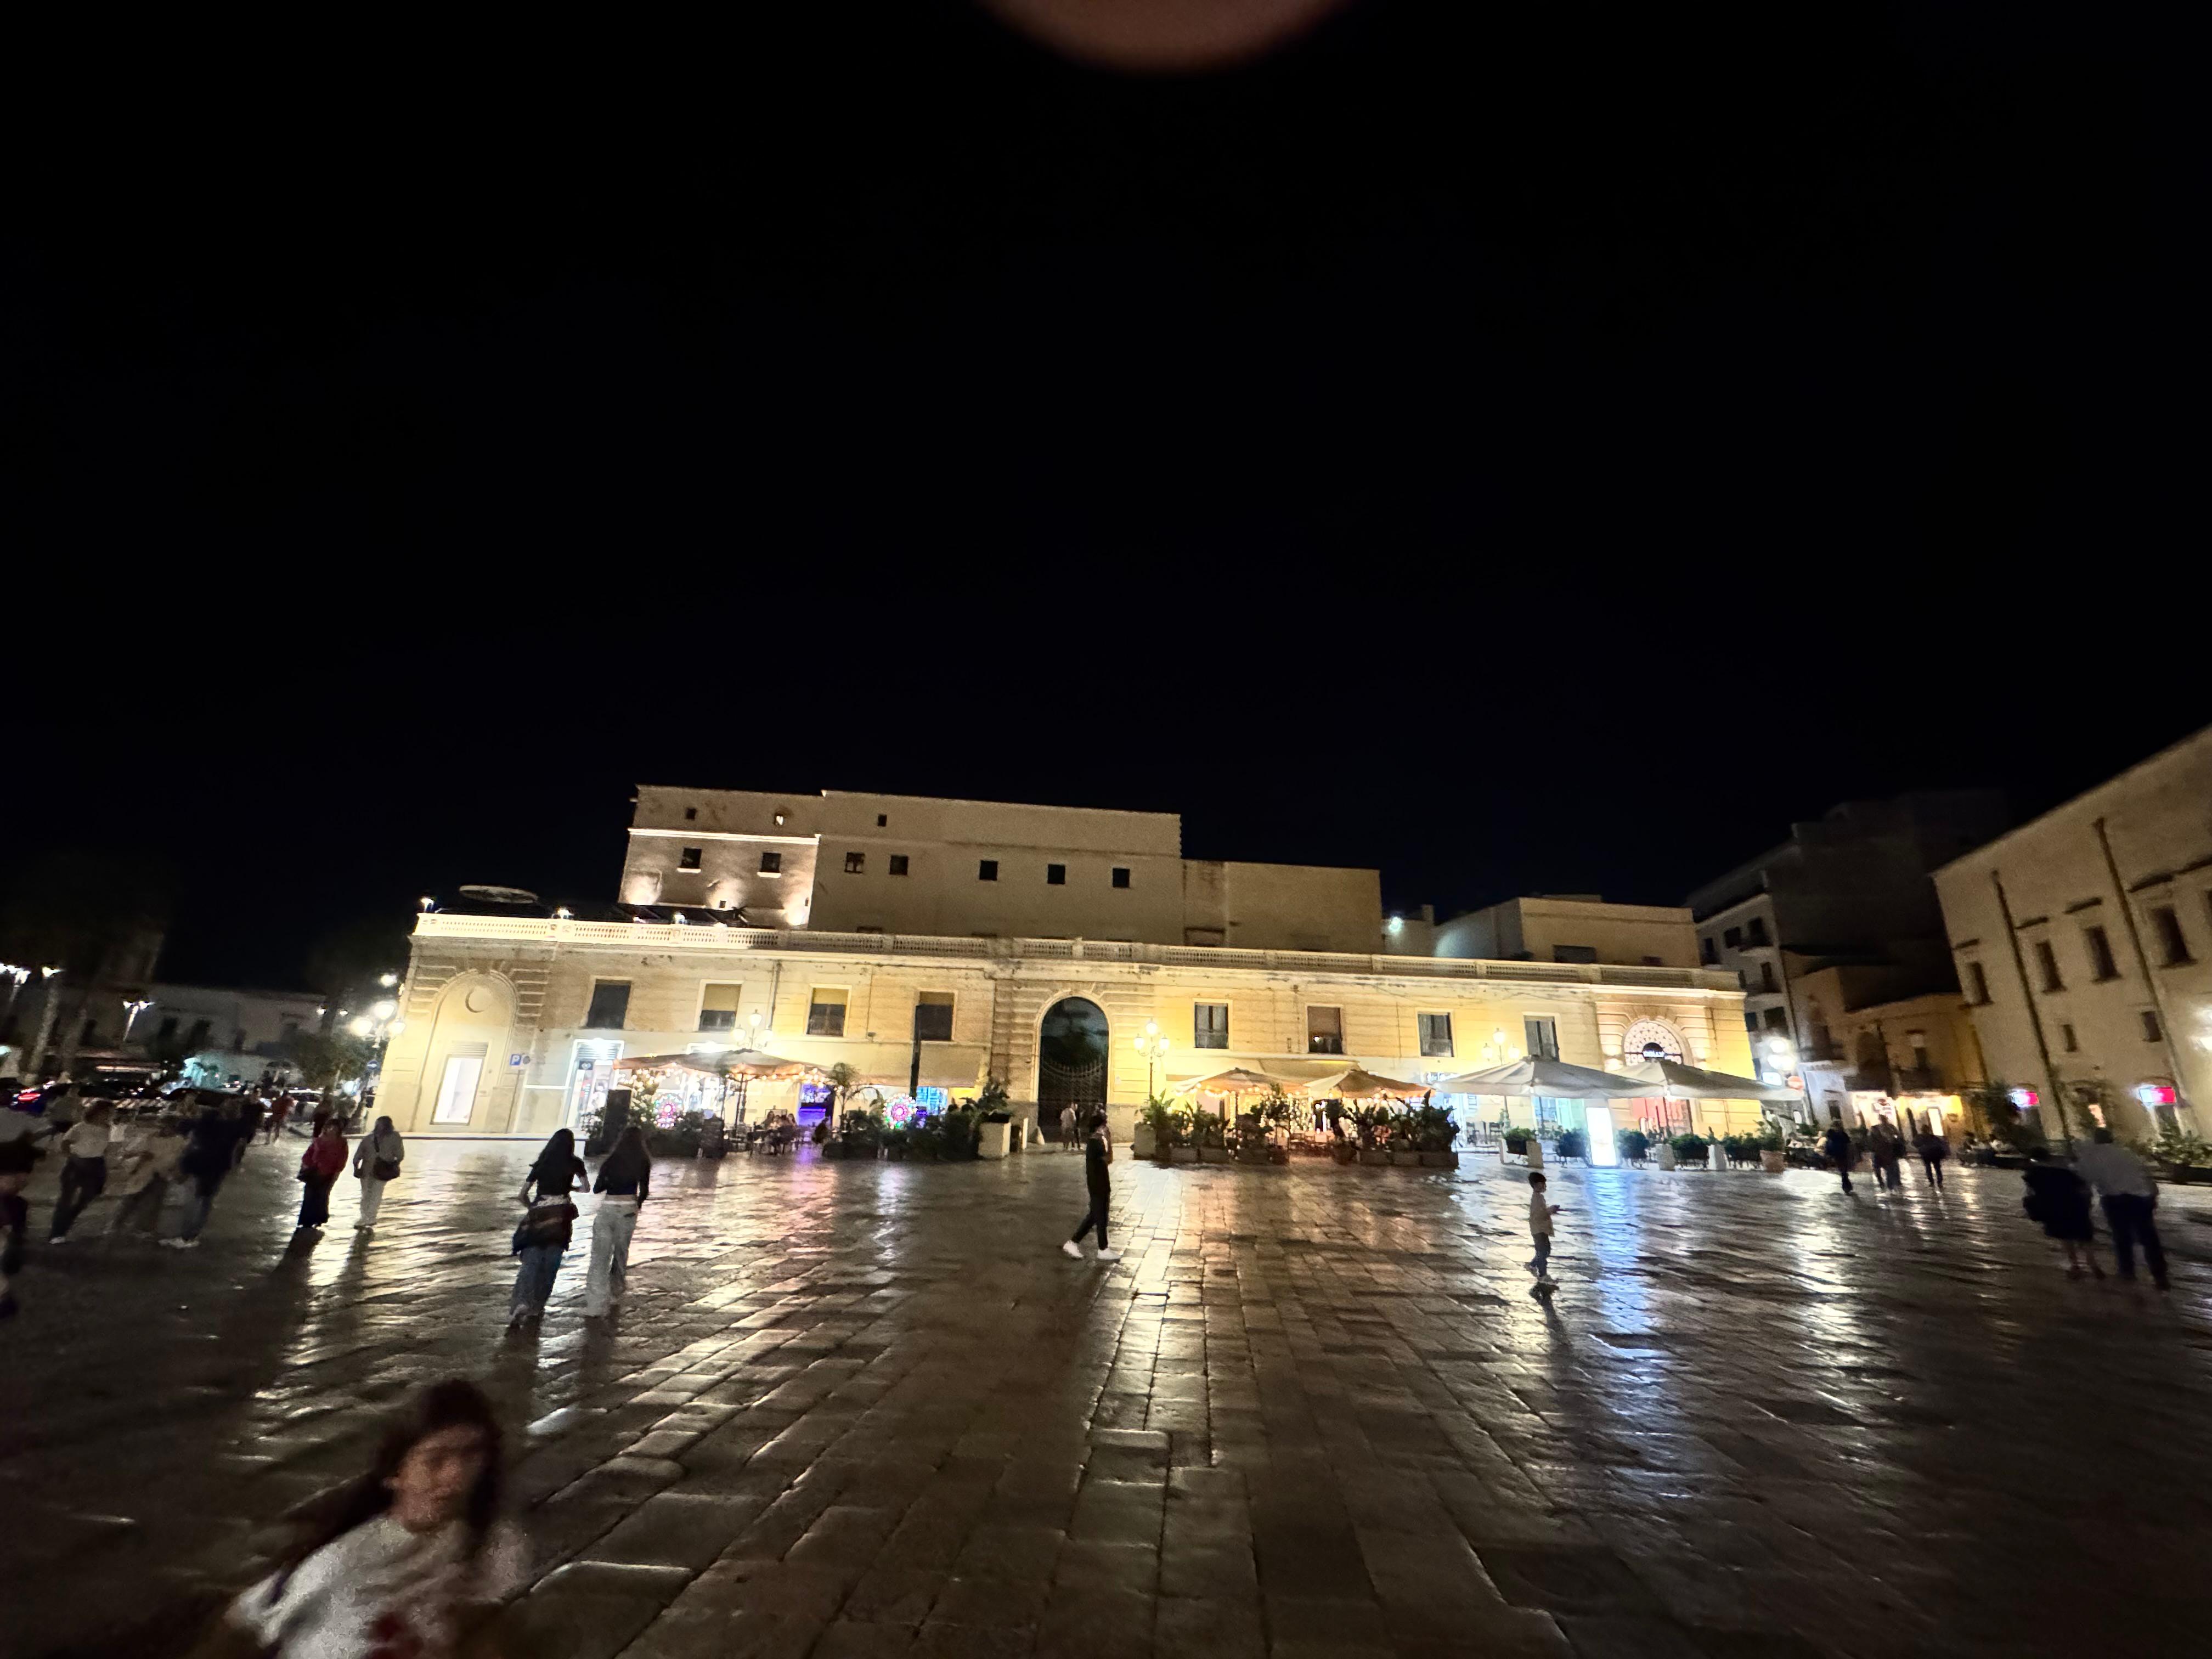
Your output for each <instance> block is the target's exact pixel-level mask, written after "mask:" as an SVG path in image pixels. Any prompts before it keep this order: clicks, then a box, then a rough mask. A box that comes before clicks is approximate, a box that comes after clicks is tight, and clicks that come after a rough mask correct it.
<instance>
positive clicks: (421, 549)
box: [0, 0, 2212, 983]
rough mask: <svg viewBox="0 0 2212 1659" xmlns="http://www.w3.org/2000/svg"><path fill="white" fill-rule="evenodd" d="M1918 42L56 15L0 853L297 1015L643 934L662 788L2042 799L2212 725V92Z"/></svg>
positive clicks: (17, 416)
mask: <svg viewBox="0 0 2212 1659" xmlns="http://www.w3.org/2000/svg"><path fill="white" fill-rule="evenodd" d="M1531 11H1533V12H1535V13H1538V14H1540V15H1522V14H1523V13H1527V12H1531ZM1899 11H1900V15H1903V16H1905V17H1907V18H1909V20H1910V21H1905V22H1899V21H1897V20H1895V19H1891V18H1885V17H1884V16H1883V15H1881V12H1880V11H1879V10H1878V9H1876V8H1872V7H1867V6H1863V5H1857V6H1844V5H1836V6H1811V7H1804V8H1790V9H1786V15H1775V14H1774V13H1773V12H1772V9H1771V8H1770V9H1765V10H1762V11H1747V12H1746V13H1745V14H1743V15H1742V17H1741V18H1733V17H1730V18H1723V16H1722V15H1720V14H1717V13H1706V14H1701V15H1700V21H1688V22H1686V21H1682V20H1681V19H1680V18H1674V17H1660V16H1654V15H1651V13H1652V9H1650V8H1648V7H1620V8H1605V7H1593V6H1581V7H1577V6H1558V7H1544V8H1534V9H1531V8H1516V9H1493V8H1487V7H1474V6H1433V7H1424V6H1414V5H1410V4H1404V3H1388V0H1376V3H1368V4H1364V5H1358V4H1355V5H1353V6H1352V7H1350V8H1349V9H1347V10H1346V13H1345V14H1344V15H1340V16H1339V17H1338V18H1337V19H1336V20H1334V21H1333V22H1331V23H1329V24H1327V25H1325V26H1324V27H1322V28H1321V29H1320V30H1319V31H1318V32H1316V33H1314V34H1312V35H1310V36H1309V37H1307V38H1306V39H1304V40H1302V41H1299V42H1297V44H1295V45H1293V46H1291V47H1289V48H1287V49H1285V50H1284V51H1281V52H1277V53H1275V54H1273V56H1272V57H1270V58H1266V59H1264V60H1262V61H1261V62H1258V63H1256V64H1249V65H1246V66H1243V67H1241V68H1237V69H1234V70H1228V71H1225V72H1221V73H1216V74H1211V75H1189V76H1168V77H1157V78H1143V77H1134V76H1126V75H1121V74H1115V73H1110V72H1106V71H1103V70H1096V69H1090V68H1084V67H1079V66H1076V65H1073V64H1067V63H1064V62H1062V61H1060V60H1059V59H1057V58H1054V57H1052V56H1050V55H1048V54H1047V53H1046V52H1043V51H1042V50H1040V49H1037V48H1035V47H1033V46H1030V45H1028V44H1026V43H1024V42H1023V41H1020V40H1018V39H1016V38H1014V37H1012V36H1010V35H1008V34H1007V33H1005V32H1004V31H1003V30H1002V29H1001V28H1000V27H999V26H998V25H996V24H994V23H992V22H990V21H986V20H984V19H982V18H981V17H980V16H979V15H976V14H975V13H973V12H972V11H970V10H969V9H966V8H963V7H961V6H956V5H951V4H929V3H911V4H906V5H902V6H898V7H891V8H885V9H881V10H879V11H877V10H868V9H860V10H857V11H856V10H853V9H848V8H822V7H815V8H802V9H796V10H795V14H794V21H789V22H787V24H786V25H784V26H783V27H781V28H772V27H761V26H759V25H757V24H751V25H749V26H748V27H747V29H746V30H744V31H738V32H726V33H720V34H717V35H711V36H710V35H702V34H696V33H685V32H681V31H678V30H675V29H673V28H671V29H669V30H668V31H666V32H664V33H653V34H646V33H621V34H615V35H605V36H591V35H586V34H583V33H559V32H557V31H556V29H554V28H553V27H552V26H550V25H548V26H544V27H542V28H541V31H540V32H539V33H536V34H532V35H517V34H502V35H501V36H500V37H499V38H497V39H489V38H479V39H471V38H464V37H463V36H461V35H459V34H447V35H444V36H439V37H427V36H418V35H413V34H410V35H407V36H405V37H404V38H402V37H400V36H398V35H392V36H380V37H375V38H361V39H348V40H338V39H336V38H335V37H332V38H317V39H310V38H307V37H306V36H302V37H300V38H298V39H296V40H271V39H270V38H269V37H266V36H257V37H253V38H252V39H240V40H236V41H226V40H217V39H214V38H211V37H209V36H207V35H204V34H196V35H194V36H192V37H191V38H190V39H189V40H181V41H178V42H175V43H154V42H144V43H142V44H141V45H140V46H137V48H136V52H135V55H134V57H133V58H132V60H131V61H130V62H127V63H126V62H123V61H120V60H118V59H117V58H114V57H113V56H112V52H113V50H114V49H113V47H112V44H111V45H107V46H103V48H102V51H101V52H100V53H99V54H93V55H89V56H88V55H87V54H86V53H84V52H77V53H73V54H72V53H64V54H58V57H57V59H56V62H55V64H53V65H52V71H53V72H52V74H51V75H49V76H46V77H45V80H46V84H47V85H48V87H49V88H51V89H52V97H53V100H54V102H53V113H52V118H50V119H49V120H47V121H46V123H44V124H43V125H41V126H40V128H39V130H38V134H37V137H36V141H35V143H33V146H32V149H30V150H29V151H28V152H23V151H21V150H19V152H18V153H19V155H22V154H25V153H27V154H29V155H33V156H34V157H35V158H36V162H37V165H36V167H35V169H34V170H35V172H36V173H37V182H36V184H35V185H34V186H33V188H32V189H31V190H30V191H28V192H27V194H25V195H24V196H23V197H21V200H20V201H19V202H18V203H17V204H16V205H15V207H14V208H13V209H12V210H11V213H10V216H9V219H8V221H7V222H6V223H5V224H4V226H0V313H4V320H0V439H3V440H4V443H5V453H6V456H7V460H6V463H5V465H6V476H5V477H4V479H0V484H4V488H5V490H6V496H5V501H6V503H7V505H8V507H9V511H8V519H9V520H10V521H11V522H13V523H14V524H15V526H18V527H19V529H20V530H21V532H22V533H21V538H20V539H18V538H15V537H11V538H9V539H11V540H15V541H16V542H17V545H18V546H19V547H21V549H22V550H25V551H26V552H27V553H28V554H29V555H30V556H29V557H27V558H25V559H24V560H23V561H22V564H21V573H22V574H16V573H15V572H11V573H10V574H9V575H8V577H7V580H6V584H5V586H6V587H7V588H8V589H9V590H10V591H11V599H10V609H11V610H12V611H15V616H14V617H11V618H10V620H11V622H14V623H20V622H21V619H22V618H23V617H26V616H28V617H32V618H33V619H35V622H36V623H37V626H36V627H33V628H32V629H27V630H23V629H20V628H19V629H16V630H14V631H17V632H18V634H19V637H18V638H17V639H16V641H15V643H16V647H17V649H16V653H15V673H14V674H13V676H11V679H12V689H13V693H14V695H13V696H11V698H10V700H9V737H10V738H11V741H10V742H9V744H8V745H7V753H8V755H9V759H10V762H11V764H10V767H9V772H10V774H11V781H13V783H14V784H15V786H16V787H15V790H14V791H12V792H11V793H12V795H13V801H12V804H11V807H10V810H9V811H8V812H7V813H6V815H5V817H6V823H5V826H4V833H5V834H6V835H7V836H8V837H9V841H10V842H11V843H12V845H11V846H10V848H9V849H8V852H9V859H8V863H9V869H10V871H11V872H20V871H21V869H23V868H24V867H26V866H25V860H26V859H27V858H28V857H29V856H30V855H32V854H36V853H38V852H39V851H40V850H42V849H48V848H59V847H73V846H83V845H94V846H99V847H104V848H113V849H114V850H115V852H116V854H117V855H118V856H119V857H122V856H139V855H142V854H150V855H152V856H155V857H158V858H161V859H163V860H167V862H168V864H169V865H170V866H171V867H172V868H173V871H174V872H175V883H176V891H177V903H178V912H177V925H176V927H175V929H174V931H173V936H172V941H171V946H170V951H169V954H168V957H167V959H166V961H165V963H164V972H165V973H167V974H168V975H174V976H179V977H205V978H216V979H231V980H243V981H267V982H278V983H282V982H286V981H294V980H295V979H296V978H297V976H298V975H299V973H300V970H301V960H302V957H303V956H304V953H305V951H306V947H307V944H308V942H309V941H310V940H311V939H313V937H314V936H315V935H316V934H317V933H320V932H321V931H323V930H324V929H325V928H327V927H331V926H332V925H334V924H337V923H340V922H343V921H347V920H349V919H350V918H353V917H356V916H359V915H367V914H374V913H377V912H380V911H384V912H397V911H399V910H404V909H405V908H409V907H410V905H411V902H412V900H413V898H414V896H416V894H418V893H422V892H434V891H441V890H446V891H450V890H451V889H452V888H453V886H454V885H455V884H459V883H460V882H463V881H500V882H508V883H515V884H523V885H526V886H532V887H535V888H538V889H539V890H542V891H544V892H545V893H547V894H548V895H549V896H586V897H591V898H598V899H606V898H611V897H612V896H613V888H614V880H615V876H616V872H617V868H618V866H619V862H620V858H621V842H622V836H621V828H622V825H623V823H624V822H625V820H626V817H627V813H628V811H629V806H628V796H629V788H630V786H631V785H632V784H633V783H634V782H636V781H660V782H693V783H698V784H702V785H720V786H726V787H771V788H790V789H814V788H821V787H843V788H860V789H884V790H895V791H908V792H912V793H939V794H961V795H970V796H981V797H992V798H1007V799H1030V800H1047V801H1062V802H1068V803H1073V804H1082V805H1115V806H1128V807H1144V808H1156V809H1167V810H1176V811H1181V812H1182V814H1183V815H1184V825H1185V840H1186V850H1187V851H1188V852H1189V853H1191V854H1194V855H1200V856H1231V857H1244V858H1255V859H1273V860H1306V861H1314V862H1325V863H1352V864H1363V865H1376V866H1381V867H1382V869H1383V872H1384V890H1385V896H1386V897H1387V898H1388V899H1389V901H1390V902H1394V903H1403V904H1412V903H1418V902H1421V901H1423V900H1431V901H1434V902H1437V903H1438V905H1439V907H1440V908H1459V907H1462V906H1465V905H1467V904H1471V903H1476V902H1487V901H1488V900H1491V899H1493V898H1496V897H1499V896H1505V895H1508V894H1510V893H1513V892H1516V891H1541V890H1589V891H1597V890H1601V891H1603V892H1605V893H1606V894H1607V896H1612V897H1619V898H1624V899H1645V900H1656V901H1672V900H1677V899H1679V898H1680V896H1681V894H1682V893H1683V892H1684V891H1685V890H1686V889H1687V888H1689V887H1690V886H1691V885H1692V884H1695V883H1697V882H1698V881H1700V880H1702V879H1704V878H1707V877H1709V876H1711V875H1712V874H1715V873H1717V872H1719V871H1721V870H1723V869H1724V868H1726V867H1727V866H1729V865H1730V864H1732V863H1734V862H1735V861H1737V860H1741V859H1742V858H1743V857H1746V856H1747V855H1748V854H1751V853H1753V852H1754V851H1756V850H1757V849H1758V848H1760V847H1762V846H1764V845H1765V844H1768V843H1769V842H1772V841H1774V840H1776V839H1778V837H1779V836H1781V835H1782V834H1783V833H1784V831H1785V829H1786V826H1787V823H1788V822H1789V820H1790V818H1791V817H1804V816H1810V815H1814V814H1817V813H1818V812H1819V811H1821V810H1822V809H1824V808H1825V807H1826V806H1827V805H1829V804H1830V803H1832V801H1834V800H1836V799H1841V798H1843V797H1845V796H1849V795H1857V794H1876V793H1889V792H1893V791H1895V790H1899V789H1903V788H1909V787H1929V786H1944V785H1954V784H1969V783H1985V784H1994V785H1997V786H2000V787H2005V788H2007V789H2008V790H2010V791H2011V792H2012V793H2013V794H2014V796H2015V800H2016V802H2017V804H2018V805H2020V806H2021V807H2022V808H2024V809H2029V810H2033V809H2035V808H2039V807H2040V806H2043V805H2048V804H2050V803H2051V801H2053V800H2055V799H2058V798H2060V797H2062V796H2063V795H2064V794H2066V793H2071V792H2073V791H2075V790H2076V789H2079V788H2081V787H2084V786H2086V785H2087V784H2089V783H2092V782H2093V781H2096V780H2097V779H2099V778H2100V777H2102V776H2104V775H2108V774H2109V773H2110V772H2112V771H2113V770H2115V769H2118V768H2119V767H2121V766H2123V765H2125V764H2127V763H2130V762H2132V761H2133V760H2136V759H2137V758H2139V757H2142V755H2145V754H2147V753H2149V752H2150V751H2152V750H2154V749H2156V748H2158V747H2160V745H2162V744H2165V743H2167V742H2170V741H2172V739H2173V738H2177V737H2179V736H2180V735H2182V734H2183V733H2184V732H2187V731H2189V730H2191V729H2192V728H2193V727H2195V726H2197V725H2201V724H2202V723H2203V721H2204V720H2206V719H2208V718H2212V693H2208V692H2207V690H2206V689H2205V684H2206V676H2205V674H2204V672H2203V663H2202V661H2201V659H2199V658H2198V657H2197V656H2193V655H2190V654H2189V653H2190V652H2191V649H2192V647H2190V645H2189V644H2188V641H2194V640H2196V639H2197V637H2198V636H2199V635H2201V633H2202V626H2201V620H2200V619H2201V617H2202V616H2203V599H2204V595H2203V579H2202V577H2201V576H2199V575H2196V574H2191V572H2194V571H2197V570H2199V569H2201V568H2202V549H2203V545H2204V544H2205V539H2206V538H2205V526H2204V524H2203V515H2202V513H2201V510H2200V505H2199V501H2198V494H2199V492H2198V490H2197V488H2196V486H2195V483H2194V479H2193V474H2194V473H2195V472H2196V471H2199V470H2201V454H2200V451H2199V448H2198V445H2197V438H2198V432H2199V429H2200V428H2201V422H2200V421H2199V420H2198V418H2197V416H2196V405H2197V403H2198V401H2199V399H2198V398H2197V395H2196V394H2197V388H2198V387H2199V386H2201V385H2202V384H2203V369H2204V367H2205V357H2206V353H2205V350H2204V345H2205V340H2204V333H2203V306H2202V297H2203V296H2202V289H2203V283H2202V276H2201V272H2202V267H2201V264H2200V261H2199V258H2198V247H2197V236H2198V233H2197V230H2196V228H2195V227H2196V223H2197V221H2198V220H2199V219H2200V218H2201V209H2202V204H2203V199H2204V189H2203V185H2204V179H2203V176H2202V167H2201V162H2200V161H2199V160H2198V159H2197V158H2199V157H2201V156H2202V155H2203V154H2205V153H2206V151H2205V149H2204V147H2203V143H2202V137H2203V135H2202V134H2201V132H2199V131H2195V130H2194V128H2193V125H2191V123H2189V122H2188V121H2187V120H2186V119H2185V111H2186V110H2187V109H2189V108H2190V107H2191V106H2192V104H2193V102H2194V100H2195V97H2196V91H2195V88H2193V86H2192V87H2185V83H2184V80H2183V68H2182V65H2183V64H2184V63H2185V61H2187V58H2188V54H2186V53H2184V52H2179V51H2178V50H2177V49H2175V48H2174V47H2173V46H2172V43H2167V42H2161V41H2159V40H2154V39H2152V38H2150V37H2149V36H2148V35H2147V34H2142V33H2130V32H2129V31H2131V30H2133V29H2134V28H2135V27H2136V25H2134V24H2132V23H2130V22H2127V21H2124V19H2123V18H2122V17H2121V16H2119V15H2117V14H2116V15H2111V16H2099V15H2084V14H2081V13H2080V12H2079V11H2078V10H2076V9H2060V8H2057V7H2050V8H2042V7H2035V6H2023V5H2016V4H2004V5H1998V4H1987V5H1950V6H1939V5H1928V6H1921V7H1914V8H1904V9H1899ZM1493 13H1510V14H1511V15H1506V16H1503V17H1501V16H1499V15H1492V14H1493ZM624 27H626V28H635V27H642V26H636V25H631V24H629V23H628V21H627V20H624ZM9 562H10V563H11V564H12V563H13V561H9ZM2022 595H2027V596H2032V602H2029V601H2028V600H2027V599H2022V598H2021V597H2020V596H2022ZM2169 607H2171V608H2172V609H2171V610H2170V609H2169ZM2172 611H2179V612H2181V615H2180V616H2179V617H2176V618H2175V620H2174V621H2173V623H2172V624H2171V626H2172V635H2171V637H2170V638H2169V639H2167V640H2166V641H2163V642H2162V641H2160V637H2159V634H2160V629H2161V627H2162V626H2165V625H2166V624H2164V623H2162V622H2161V618H2162V617H2166V616H2168V615H2171V614H2172ZM25 632H27V634H28V635H32V636H33V637H30V638H26V637H21V636H20V635H21V634H23V633H25ZM2177 651H2179V652H2180V653H2182V656H2183V658H2185V659H2177V657H2176V656H2175V654H2174V653H2176V652H2177Z"/></svg>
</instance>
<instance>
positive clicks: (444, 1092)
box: [430, 987, 628, 1123]
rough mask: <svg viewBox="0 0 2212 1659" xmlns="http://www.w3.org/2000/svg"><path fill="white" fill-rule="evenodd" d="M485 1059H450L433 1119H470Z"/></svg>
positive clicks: (476, 1056) (477, 1056)
mask: <svg viewBox="0 0 2212 1659" xmlns="http://www.w3.org/2000/svg"><path fill="white" fill-rule="evenodd" d="M624 988H625V989H627V988H628V987H624ZM483 1063H484V1057H483V1055H482V1054H454V1055H452V1056H450V1057H449V1058H448V1059H447V1061H446V1075H445V1078H444V1079H443V1080H442V1081H441V1082H440V1083H439V1085H438V1104H437V1106H436V1107H435V1109H433V1110H432V1111H431V1113H430V1121H431V1122H433V1123H466V1122H467V1121H469V1112H470V1110H471V1108H473V1107H474V1106H475V1105H476V1103H477V1080H478V1079H481V1078H482V1077H483Z"/></svg>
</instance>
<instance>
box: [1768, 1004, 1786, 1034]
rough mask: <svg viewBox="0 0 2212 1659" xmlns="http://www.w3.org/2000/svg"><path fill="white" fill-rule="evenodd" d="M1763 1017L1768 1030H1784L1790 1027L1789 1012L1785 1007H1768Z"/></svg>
mask: <svg viewBox="0 0 2212 1659" xmlns="http://www.w3.org/2000/svg"><path fill="white" fill-rule="evenodd" d="M1764 1018H1765V1021H1766V1029H1767V1030H1770V1031H1786V1030H1789V1029H1790V1013H1789V1011H1788V1010H1787V1009H1784V1008H1769V1009H1768V1010H1767V1011H1766V1012H1765V1016H1764Z"/></svg>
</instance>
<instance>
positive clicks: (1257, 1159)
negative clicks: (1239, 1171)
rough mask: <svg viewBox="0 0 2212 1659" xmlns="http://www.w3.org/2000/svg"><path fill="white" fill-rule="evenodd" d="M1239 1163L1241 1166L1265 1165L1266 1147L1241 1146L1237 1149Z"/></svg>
mask: <svg viewBox="0 0 2212 1659" xmlns="http://www.w3.org/2000/svg"><path fill="white" fill-rule="evenodd" d="M1237 1162H1238V1163H1239V1164H1265V1163H1266V1162H1267V1148H1266V1147H1265V1146H1239V1147H1238V1148H1237Z"/></svg>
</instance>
